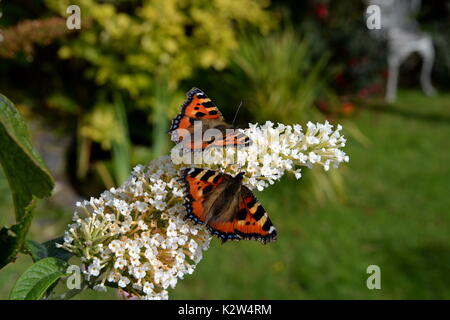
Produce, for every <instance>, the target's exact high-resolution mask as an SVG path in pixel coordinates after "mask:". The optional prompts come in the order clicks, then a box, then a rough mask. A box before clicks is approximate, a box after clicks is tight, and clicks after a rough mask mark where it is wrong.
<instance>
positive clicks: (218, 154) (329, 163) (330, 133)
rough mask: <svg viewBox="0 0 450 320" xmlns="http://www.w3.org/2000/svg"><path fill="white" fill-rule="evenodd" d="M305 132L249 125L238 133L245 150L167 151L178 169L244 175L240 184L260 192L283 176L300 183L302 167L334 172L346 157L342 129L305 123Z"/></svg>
mask: <svg viewBox="0 0 450 320" xmlns="http://www.w3.org/2000/svg"><path fill="white" fill-rule="evenodd" d="M306 127H307V128H306V131H304V130H303V128H302V126H300V125H293V126H291V125H284V124H280V123H279V124H277V125H275V124H274V123H272V122H270V121H267V122H266V123H265V124H264V125H257V124H249V128H247V129H241V132H242V133H244V134H245V135H247V136H248V137H249V138H250V139H251V141H252V144H251V145H250V146H249V147H241V148H230V147H227V148H225V149H221V148H215V147H210V148H207V149H205V150H204V151H203V152H195V153H190V152H189V151H187V150H186V149H185V148H183V146H182V145H181V144H179V145H176V146H175V147H174V148H173V149H172V151H171V158H172V161H173V162H174V163H176V164H177V166H178V167H183V166H184V167H186V166H196V167H200V168H209V169H213V170H218V171H220V172H224V173H228V174H230V175H233V176H235V175H237V174H238V173H240V172H245V176H244V180H243V182H244V184H246V185H247V186H248V187H249V188H250V189H258V190H259V191H261V190H263V189H264V188H266V187H267V186H269V185H270V184H273V183H274V182H275V181H277V180H279V179H280V178H281V177H282V176H283V175H284V174H285V173H286V172H291V173H293V174H294V175H295V177H296V178H297V179H300V177H301V176H302V175H301V169H302V168H304V167H308V168H311V167H314V166H315V167H317V166H320V167H323V168H324V170H326V171H328V170H329V169H330V168H337V167H338V166H339V165H340V164H341V163H342V162H348V161H349V157H348V156H347V155H346V154H345V152H344V151H342V150H341V149H342V148H343V147H344V146H345V143H346V139H345V138H344V137H343V136H342V135H341V133H340V132H341V130H342V126H340V125H338V126H337V127H336V128H335V129H334V128H333V126H332V125H331V124H330V123H329V122H328V121H326V122H325V123H316V124H313V123H312V122H308V123H307V125H306Z"/></svg>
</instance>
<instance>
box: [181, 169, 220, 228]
mask: <svg viewBox="0 0 450 320" xmlns="http://www.w3.org/2000/svg"><path fill="white" fill-rule="evenodd" d="M224 179H225V175H224V174H221V173H219V172H217V171H213V170H208V169H200V168H187V169H183V170H182V171H181V182H182V183H184V188H185V202H184V206H185V208H186V211H187V215H186V218H188V219H191V220H193V221H194V222H195V223H200V224H203V223H205V221H206V218H207V215H208V212H205V210H204V206H203V203H204V200H205V197H206V196H207V195H209V194H210V193H212V192H214V191H215V190H216V189H217V188H218V187H219V185H220V184H221V183H222V182H223V181H224Z"/></svg>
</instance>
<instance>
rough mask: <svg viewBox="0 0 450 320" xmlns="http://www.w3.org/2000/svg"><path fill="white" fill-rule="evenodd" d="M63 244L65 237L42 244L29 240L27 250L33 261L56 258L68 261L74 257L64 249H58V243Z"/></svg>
mask: <svg viewBox="0 0 450 320" xmlns="http://www.w3.org/2000/svg"><path fill="white" fill-rule="evenodd" d="M63 242H64V239H63V237H59V238H56V239H53V240H49V241H47V242H44V243H42V244H41V243H38V242H36V241H33V240H27V242H26V249H27V250H28V252H29V253H30V254H31V257H32V258H33V261H39V260H41V259H44V258H47V257H54V258H58V259H61V260H63V261H67V260H69V259H70V257H71V256H72V253H70V252H69V251H67V250H64V249H62V248H57V247H56V244H57V243H63Z"/></svg>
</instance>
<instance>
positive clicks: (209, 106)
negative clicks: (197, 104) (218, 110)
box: [202, 101, 215, 108]
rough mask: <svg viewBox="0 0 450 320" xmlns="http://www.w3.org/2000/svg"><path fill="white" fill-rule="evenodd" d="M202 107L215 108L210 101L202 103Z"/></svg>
mask: <svg viewBox="0 0 450 320" xmlns="http://www.w3.org/2000/svg"><path fill="white" fill-rule="evenodd" d="M202 105H203V106H204V107H205V108H212V107H215V105H214V103H213V102H212V101H207V102H203V103H202Z"/></svg>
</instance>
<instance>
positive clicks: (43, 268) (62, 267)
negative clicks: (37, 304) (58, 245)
mask: <svg viewBox="0 0 450 320" xmlns="http://www.w3.org/2000/svg"><path fill="white" fill-rule="evenodd" d="M67 267H68V264H67V263H66V262H65V261H63V260H60V259H57V258H45V259H42V260H39V261H38V262H36V263H35V264H33V265H32V266H31V267H29V268H28V269H27V270H26V271H25V272H24V273H23V274H22V276H20V278H19V280H17V282H16V284H15V285H14V288H13V289H12V291H11V294H10V296H9V298H10V299H11V300H37V299H40V298H41V297H42V296H43V295H44V293H45V292H46V291H47V289H48V288H49V287H50V286H51V285H52V284H54V283H55V282H56V281H58V280H59V279H60V278H61V277H64V276H66V270H67Z"/></svg>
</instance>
